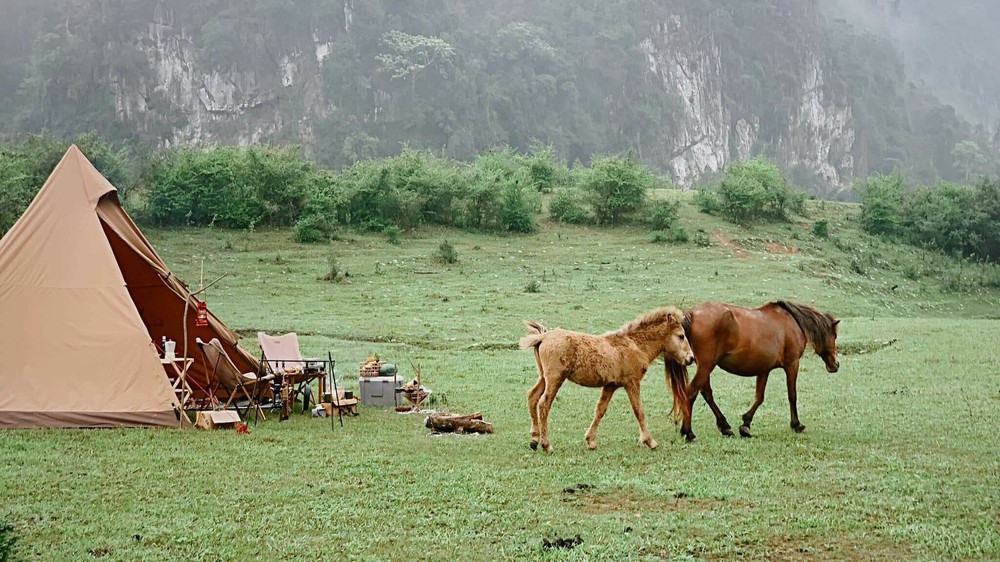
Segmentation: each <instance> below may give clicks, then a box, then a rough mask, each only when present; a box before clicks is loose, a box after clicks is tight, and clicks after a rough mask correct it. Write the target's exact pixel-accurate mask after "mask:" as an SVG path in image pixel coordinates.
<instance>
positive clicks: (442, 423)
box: [424, 412, 493, 433]
mask: <svg viewBox="0 0 1000 562" xmlns="http://www.w3.org/2000/svg"><path fill="white" fill-rule="evenodd" d="M424 426H426V427H427V428H429V429H430V430H431V431H436V432H440V433H493V424H491V423H489V422H485V421H483V416H482V414H479V413H478V412H477V413H475V414H468V415H465V416H461V415H455V414H431V415H429V416H427V419H426V420H424Z"/></svg>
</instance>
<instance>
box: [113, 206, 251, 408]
mask: <svg viewBox="0 0 1000 562" xmlns="http://www.w3.org/2000/svg"><path fill="white" fill-rule="evenodd" d="M104 205H105V204H104V202H103V201H102V203H101V206H102V207H103V206H104ZM103 216H111V217H115V216H116V215H115V214H109V215H102V217H103ZM121 219H124V220H125V221H127V222H128V223H129V224H131V219H129V218H128V215H124V214H123V215H121V216H120V217H119V220H121ZM102 220H103V219H102ZM119 224H120V225H121V224H123V223H121V222H119ZM123 231H124V232H126V233H127V232H128V229H119V228H113V227H112V225H111V224H109V223H106V222H105V234H106V237H107V240H108V243H109V244H110V245H111V248H112V251H113V252H114V255H115V257H116V259H117V262H118V265H119V267H120V268H121V271H122V274H123V275H124V277H125V282H126V285H127V288H128V292H129V295H130V297H131V299H132V302H133V303H134V307H135V308H136V309H137V310H138V314H139V316H140V318H141V320H142V323H143V324H144V325H145V328H146V330H147V331H148V334H149V337H150V339H151V340H152V341H154V342H159V341H160V340H161V338H162V337H163V336H166V337H167V338H169V339H172V340H174V341H176V342H177V354H178V356H180V355H183V353H184V342H183V341H182V340H183V334H184V321H183V320H184V299H185V296H186V295H187V290H186V288H184V286H183V284H182V283H181V282H180V281H179V280H177V278H176V277H173V276H170V277H168V278H164V275H163V274H162V273H161V272H160V271H159V270H157V268H156V267H155V266H154V264H155V263H157V262H159V263H162V261H161V260H160V258H159V256H157V255H156V254H155V253H154V254H153V255H152V258H154V259H152V260H151V259H150V258H151V256H150V255H148V254H145V253H142V252H141V249H142V248H143V247H145V245H143V244H137V243H136V242H137V240H135V239H132V240H131V243H130V240H126V239H125V238H122V237H121V236H119V233H120V232H123ZM140 236H141V234H140ZM142 240H143V241H144V240H145V238H142ZM166 273H167V274H169V272H166ZM196 308H197V300H196V299H195V298H194V297H192V298H191V299H190V300H189V304H188V314H187V337H188V342H187V356H188V357H190V358H192V359H194V360H195V361H194V363H193V364H192V365H191V367H190V368H189V369H188V377H189V380H190V382H191V383H192V384H191V386H192V389H193V390H194V398H195V399H198V398H203V397H204V396H205V392H202V390H206V391H207V390H209V389H211V388H212V387H214V386H216V385H215V383H214V380H212V378H213V377H212V374H211V369H210V368H206V365H205V363H204V361H203V360H202V357H201V351H199V349H198V346H197V345H196V344H195V339H196V338H201V339H202V340H203V341H209V340H211V339H212V338H218V339H219V340H220V341H221V342H222V343H223V347H224V348H225V349H226V353H228V354H229V356H230V357H231V358H232V359H233V362H234V363H236V366H237V367H238V368H239V369H241V372H244V373H247V372H251V373H256V372H257V369H258V362H257V360H256V359H254V358H253V357H252V356H249V354H248V353H246V352H245V351H244V350H243V349H241V348H239V347H238V346H237V345H236V343H237V340H238V338H239V335H238V334H236V333H235V332H233V331H232V330H230V329H229V328H227V327H226V326H225V325H224V324H222V322H221V321H219V320H218V319H217V318H215V317H214V316H213V315H212V314H211V312H210V313H209V324H208V326H196V325H195V316H196Z"/></svg>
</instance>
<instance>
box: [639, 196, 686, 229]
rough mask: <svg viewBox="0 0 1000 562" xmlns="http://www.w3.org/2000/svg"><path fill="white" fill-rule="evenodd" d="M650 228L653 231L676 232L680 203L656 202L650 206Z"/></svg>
mask: <svg viewBox="0 0 1000 562" xmlns="http://www.w3.org/2000/svg"><path fill="white" fill-rule="evenodd" d="M650 207H651V208H650V212H649V217H648V219H647V220H648V222H649V226H650V227H652V228H653V230H674V229H675V228H676V227H677V219H678V211H679V210H680V203H679V202H677V201H662V200H660V201H654V202H653V204H652V205H651V206H650Z"/></svg>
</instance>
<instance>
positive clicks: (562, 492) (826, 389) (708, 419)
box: [0, 192, 1000, 561]
mask: <svg viewBox="0 0 1000 562" xmlns="http://www.w3.org/2000/svg"><path fill="white" fill-rule="evenodd" d="M660 196H663V197H683V195H681V194H677V193H673V192H666V193H661V194H660ZM855 214H856V208H855V207H852V206H850V205H836V204H830V203H826V204H820V203H813V204H811V210H810V218H809V219H799V221H798V222H795V223H792V224H790V225H777V226H769V227H761V228H755V229H750V230H747V229H742V228H738V227H734V226H731V225H727V224H725V223H721V222H718V221H717V220H716V219H714V218H711V217H707V216H705V215H701V214H699V213H697V212H695V211H694V210H693V208H692V207H690V206H685V207H684V209H683V211H682V223H683V225H684V227H685V228H686V229H687V231H688V233H689V234H691V235H692V238H695V239H697V240H699V241H700V242H701V245H699V244H697V243H695V242H694V241H692V242H690V243H687V244H683V245H664V244H653V243H650V239H651V235H650V233H649V232H646V231H643V230H640V229H614V230H605V229H593V228H583V227H580V228H576V227H565V226H553V225H548V224H543V225H542V229H541V231H540V232H539V233H537V234H535V235H532V236H512V237H494V236H486V235H474V234H467V233H460V232H455V231H443V230H434V229H424V230H420V231H418V232H415V233H410V234H407V235H406V236H404V237H403V238H402V240H401V243H400V244H399V245H393V244H390V243H389V242H388V241H387V240H386V239H385V238H384V237H382V236H378V235H357V234H346V233H345V234H344V235H343V238H342V239H341V240H338V241H335V242H333V243H332V244H330V245H315V246H304V245H298V244H295V243H293V242H292V241H291V234H290V233H289V232H286V231H280V232H252V233H249V232H227V231H217V230H179V231H156V230H147V231H146V234H147V236H148V237H149V238H150V239H151V241H152V242H153V244H154V245H155V246H156V247H157V249H158V250H159V251H160V253H161V254H162V255H163V257H164V258H165V260H166V261H167V263H168V264H170V265H171V266H172V267H173V268H174V271H175V273H177V274H178V275H180V276H181V277H182V278H184V279H186V280H188V281H189V283H190V284H192V285H193V284H195V283H196V280H197V275H198V271H199V269H200V266H201V263H202V260H204V263H205V276H206V278H207V279H214V278H215V277H216V276H218V275H221V274H222V273H225V272H228V273H229V275H228V277H226V278H225V279H224V280H223V281H222V282H221V283H220V284H219V285H218V289H215V288H213V289H212V290H211V291H210V292H209V295H208V301H209V305H210V307H211V308H212V309H213V310H214V311H215V312H216V313H217V314H219V316H221V317H222V318H223V319H224V320H225V321H226V322H227V323H229V325H230V326H232V327H233V328H235V329H237V330H239V331H240V332H242V333H245V334H247V335H251V334H253V333H254V332H256V331H257V330H265V331H268V332H272V333H273V332H283V331H287V330H295V331H297V332H299V333H300V334H301V335H302V342H303V346H304V347H305V349H304V351H305V352H306V354H307V355H325V353H326V351H327V350H331V351H332V352H333V355H334V357H335V358H336V359H337V361H338V372H339V373H340V375H341V379H342V380H344V381H345V382H346V383H347V384H348V387H349V388H351V387H353V388H354V389H356V388H357V382H356V378H355V373H356V370H357V364H358V363H359V362H360V361H361V360H362V359H364V358H365V357H366V356H368V355H369V354H371V353H374V352H377V353H380V354H382V356H383V357H384V358H386V359H388V360H390V361H393V362H396V363H397V364H399V365H400V366H401V370H402V372H403V375H404V376H407V375H409V374H410V368H409V361H411V360H412V361H413V362H415V363H418V364H420V365H421V367H422V371H423V376H424V383H425V384H426V385H427V386H429V387H430V388H432V389H433V390H434V395H433V396H434V397H435V399H436V402H435V404H434V405H433V407H434V408H437V409H439V410H448V411H455V412H471V411H481V412H483V414H484V416H485V417H486V419H487V420H489V421H491V422H493V423H494V425H495V427H496V433H495V434H493V435H490V436H429V435H428V434H427V430H426V429H425V428H424V427H423V418H424V416H422V415H419V414H417V415H399V414H395V413H393V412H389V411H385V410H379V409H372V408H362V411H361V415H360V416H359V417H358V418H353V419H348V420H347V421H346V424H345V427H344V428H340V427H335V428H332V427H331V423H330V420H321V419H313V418H308V417H306V416H301V415H295V416H293V418H292V419H291V420H290V421H287V422H282V423H279V422H277V421H274V420H269V421H267V422H264V423H261V424H259V425H257V426H256V427H253V428H252V434H250V435H237V434H235V433H234V432H228V431H227V432H200V431H178V430H152V431H144V430H127V431H66V430H64V431H49V430H29V431H3V432H0V525H2V524H3V523H7V524H9V525H12V526H13V528H14V529H13V531H12V536H13V537H15V538H16V540H17V542H16V544H15V551H14V555H15V557H16V558H23V559H27V560H90V559H94V558H104V559H107V560H236V559H260V560H295V559H307V558H312V559H317V560H322V559H334V558H335V557H336V558H347V559H366V560H367V559H371V560H380V559H384V560H390V559H391V560H411V559H435V560H437V559H445V560H493V559H552V560H557V559H558V560H562V559H568V560H584V559H587V560H593V559H614V560H618V559H635V560H645V559H650V560H652V559H680V560H685V559H694V560H700V559H743V560H844V559H856V560H893V561H896V560H984V559H998V558H1000V531H998V525H1000V510H998V505H1000V438H998V437H997V428H996V427H995V426H994V424H995V423H996V421H997V420H998V413H1000V351H998V343H1000V320H998V318H1000V290H998V289H996V286H997V285H996V282H995V277H996V275H997V272H996V268H993V269H989V268H982V267H979V266H974V265H969V264H959V263H957V262H954V261H951V260H945V259H943V258H941V257H940V256H937V255H935V254H930V253H926V252H923V251H919V250H914V249H910V248H904V247H897V246H892V245H889V244H886V243H883V242H879V241H876V240H873V239H871V238H869V237H866V236H864V235H861V234H860V233H858V232H857V231H856V230H854V227H853V225H854V224H855ZM820 218H823V219H826V220H828V221H830V231H831V236H830V238H829V239H820V238H817V237H815V236H813V235H812V234H811V231H810V227H811V222H812V221H813V220H816V219H820ZM443 239H447V240H448V241H449V242H450V243H451V244H452V245H453V246H454V248H455V249H456V250H457V252H458V257H459V261H458V263H456V264H453V265H443V264H441V263H439V262H437V261H435V260H434V258H433V255H434V253H435V251H436V250H437V248H438V245H439V244H440V243H441V241H442V240H443ZM706 243H707V245H704V244H706ZM331 260H333V261H336V263H337V265H338V269H339V270H340V271H341V273H343V274H345V275H348V276H347V277H345V278H344V279H343V281H341V282H335V283H330V282H325V281H322V280H320V278H321V277H323V276H324V275H325V274H326V273H327V272H328V271H329V269H330V262H331ZM991 280H993V281H991ZM991 283H992V285H991ZM536 286H537V292H530V291H529V290H534V289H535V288H536ZM989 287H992V288H989ZM776 298H788V299H796V300H800V301H803V302H807V303H811V304H814V305H816V306H817V307H819V308H820V309H822V310H824V311H828V312H831V313H833V314H835V315H837V316H840V317H842V318H843V323H842V325H841V334H842V335H841V339H840V344H841V348H842V354H841V370H840V373H838V374H836V375H830V374H827V373H826V372H825V371H824V369H823V366H822V362H821V361H820V360H819V359H818V358H816V357H815V356H813V355H812V354H811V352H809V353H808V355H807V358H806V359H804V361H803V369H802V375H801V376H800V378H799V400H798V401H799V413H800V417H801V419H802V422H803V423H804V424H805V425H806V426H808V429H807V431H806V432H805V433H803V434H795V433H793V432H792V431H791V430H790V429H789V428H788V406H787V400H786V398H785V391H784V384H783V377H781V376H777V375H776V376H775V377H773V379H775V380H772V382H771V386H770V389H769V394H768V399H767V401H766V402H765V404H764V406H763V407H762V408H761V409H760V411H759V412H758V414H757V417H756V418H755V421H754V433H755V435H756V436H757V437H755V438H754V439H739V438H725V437H722V436H721V435H719V434H718V432H717V431H716V430H715V428H714V423H713V422H714V420H713V418H712V416H711V413H710V412H709V411H708V408H706V407H705V406H704V403H703V402H699V403H698V404H697V406H696V408H695V419H694V424H695V431H696V432H697V433H698V435H699V439H698V441H696V442H695V443H692V444H685V443H684V442H683V440H682V439H681V437H680V436H679V435H678V433H677V431H676V429H675V427H674V425H673V423H672V422H671V420H670V418H669V415H668V412H669V409H670V400H669V391H668V390H667V388H666V386H665V383H664V380H663V375H662V366H660V364H659V363H657V364H656V365H654V367H653V368H652V369H651V370H650V376H649V377H647V380H646V381H645V383H644V388H643V391H644V401H645V403H646V409H647V418H648V421H649V425H650V431H651V432H652V434H653V436H654V437H656V438H657V440H659V442H660V448H659V449H658V450H656V451H649V450H647V449H646V448H645V447H644V446H642V445H640V444H639V441H638V429H637V427H636V423H635V420H634V418H633V417H632V413H631V410H630V408H629V407H628V402H627V400H626V398H625V397H624V395H623V394H622V395H618V396H616V397H615V399H614V400H613V401H612V403H611V408H610V410H609V412H608V415H607V417H605V419H604V422H603V423H602V425H601V429H600V432H599V434H598V440H599V448H598V450H596V451H587V450H586V449H585V447H584V445H583V432H584V430H585V429H586V428H587V425H588V424H589V422H590V419H591V417H592V412H593V407H594V405H595V404H596V401H597V398H598V393H597V392H596V391H594V390H590V389H584V388H580V387H576V386H574V385H566V386H564V387H563V389H562V391H561V393H560V395H559V398H558V399H557V401H556V404H555V406H554V408H553V412H552V416H551V418H550V426H551V434H552V443H553V446H554V447H555V452H554V453H553V454H552V455H545V454H543V453H541V452H532V451H531V450H530V449H529V448H528V446H527V445H528V433H529V427H530V421H529V417H528V412H527V410H526V407H525V400H524V392H525V391H526V390H527V389H528V388H529V387H530V386H531V385H532V384H533V382H534V379H535V376H536V374H535V366H534V361H533V359H532V357H531V355H530V354H528V353H527V352H523V351H517V350H516V349H514V344H515V342H516V340H517V338H518V337H519V336H520V335H522V334H523V327H522V325H521V320H523V319H526V318H531V319H537V320H539V321H541V322H543V323H544V324H546V325H552V326H556V325H559V326H562V327H565V328H570V329H576V330H581V331H590V332H603V331H607V330H610V329H614V328H617V327H618V326H620V325H621V324H623V323H625V322H627V321H629V320H631V319H632V318H633V317H635V316H636V315H638V314H639V313H641V312H643V311H645V310H648V309H650V308H653V307H656V306H662V305H677V306H681V307H689V306H692V305H694V304H696V303H698V302H700V301H703V300H725V301H729V302H735V303H739V304H744V305H753V306H756V305H759V304H761V303H763V302H765V301H768V300H771V299H776ZM889 342H892V343H891V344H890V343H889ZM245 347H247V348H249V349H253V350H256V345H255V342H254V340H253V338H252V337H251V338H248V340H247V342H246V345H245ZM713 387H714V388H715V395H716V399H717V400H718V401H719V404H720V406H721V407H722V408H723V410H724V411H725V412H726V413H727V415H728V416H729V418H730V420H734V419H738V416H739V414H741V413H742V412H743V411H744V410H745V409H746V407H747V406H748V404H749V402H750V400H751V398H752V394H753V381H752V380H744V379H740V378H738V377H734V376H731V375H728V374H725V373H722V372H716V374H715V376H714V377H713ZM575 535H579V536H580V537H581V538H582V540H583V543H582V544H581V545H580V546H578V547H576V548H575V549H571V550H547V549H545V548H543V546H542V543H543V540H544V539H554V538H556V537H573V536H575Z"/></svg>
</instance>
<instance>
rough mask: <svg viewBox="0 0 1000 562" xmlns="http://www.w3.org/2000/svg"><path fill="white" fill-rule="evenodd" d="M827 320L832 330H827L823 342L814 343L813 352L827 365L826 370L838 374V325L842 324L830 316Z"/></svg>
mask: <svg viewBox="0 0 1000 562" xmlns="http://www.w3.org/2000/svg"><path fill="white" fill-rule="evenodd" d="M827 318H829V323H830V328H829V329H828V330H826V333H825V334H824V336H823V338H822V340H823V341H822V342H815V341H814V342H813V350H814V351H815V352H816V355H819V357H820V359H822V360H823V362H824V363H826V370H827V371H828V372H830V373H836V372H837V371H838V370H839V369H840V361H838V360H837V325H838V324H840V320H834V319H833V318H830V317H829V316H827Z"/></svg>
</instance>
